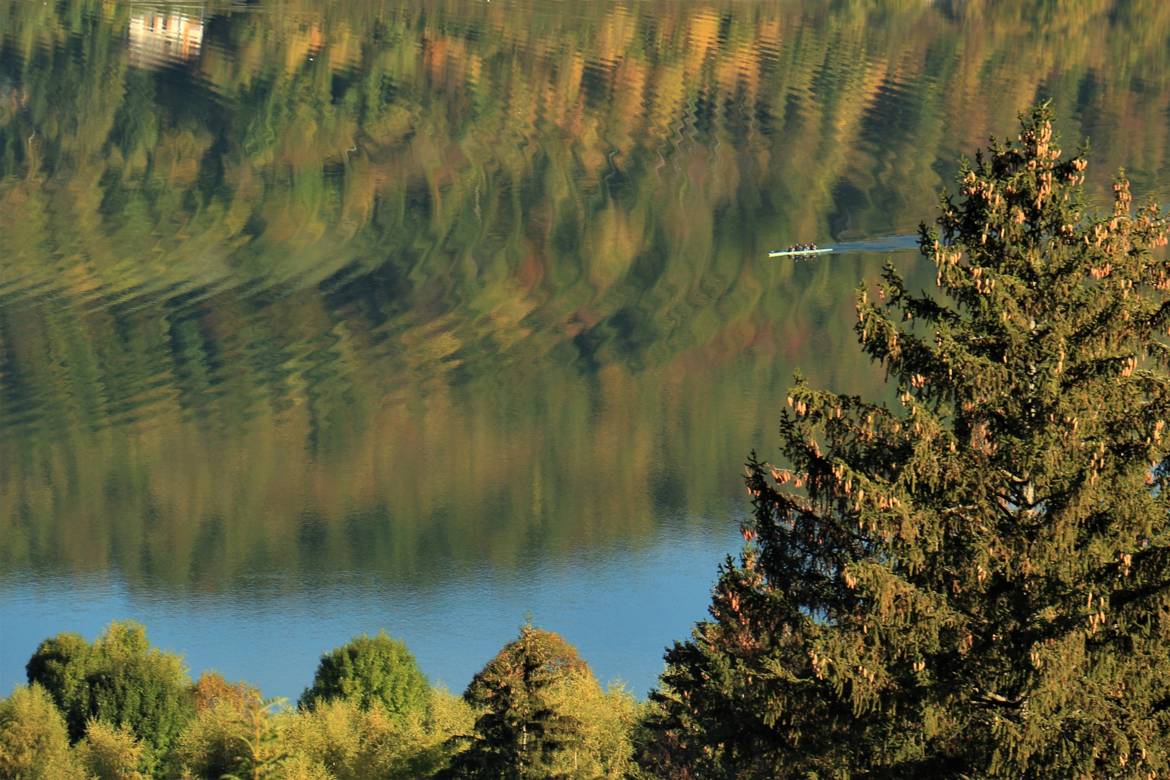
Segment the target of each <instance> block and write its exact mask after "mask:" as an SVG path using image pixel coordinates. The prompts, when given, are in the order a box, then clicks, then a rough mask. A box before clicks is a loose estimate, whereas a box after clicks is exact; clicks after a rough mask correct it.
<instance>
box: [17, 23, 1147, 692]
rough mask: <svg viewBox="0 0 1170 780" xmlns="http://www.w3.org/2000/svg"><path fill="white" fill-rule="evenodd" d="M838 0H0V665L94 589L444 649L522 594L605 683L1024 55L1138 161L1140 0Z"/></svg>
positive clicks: (220, 660) (459, 665) (1067, 129)
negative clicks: (781, 255)
mask: <svg viewBox="0 0 1170 780" xmlns="http://www.w3.org/2000/svg"><path fill="white" fill-rule="evenodd" d="M869 5H870V4H865V3H847V2H842V3H822V2H806V3H800V2H783V1H781V2H767V3H752V2H738V1H736V2H716V3H702V2H678V1H673V0H672V1H670V2H667V1H665V0H664V1H662V2H645V3H639V2H629V3H625V2H574V3H568V2H555V1H552V2H550V1H548V0H545V1H543V2H531V0H518V1H514V0H491V2H487V1H486V0H478V1H476V2H472V1H470V0H468V1H459V2H447V1H445V0H438V1H435V0H422V1H421V2H411V3H404V2H393V1H388V2H377V1H376V0H372V1H367V0H334V1H331V2H330V1H322V2H312V1H309V0H306V1H305V2H288V3H268V2H253V3H234V4H233V3H217V2H209V3H205V4H187V3H182V2H180V3H167V4H153V3H138V2H135V3H110V2H96V1H95V2H72V1H70V0H62V1H61V2H48V3H40V2H27V1H25V0H15V1H13V0H0V694H3V693H7V691H8V690H10V689H11V688H12V686H13V685H15V684H16V683H17V682H20V681H22V680H23V674H24V672H23V668H24V663H25V661H26V660H27V658H28V656H29V654H30V653H31V652H32V650H33V649H34V647H35V646H36V644H37V642H38V641H39V640H40V639H42V638H44V637H46V636H49V635H51V634H54V633H57V632H59V631H66V630H75V631H80V632H82V633H84V634H86V635H87V636H90V637H92V636H93V635H94V634H96V633H97V632H98V631H99V630H100V629H101V627H102V626H104V625H105V624H106V623H107V622H109V621H110V620H113V619H119V618H134V619H137V620H140V621H142V622H143V623H145V624H146V626H147V629H148V632H149V634H150V637H151V639H152V640H153V641H154V642H155V643H156V644H158V645H160V646H163V647H165V648H168V649H173V650H178V651H181V652H183V653H184V654H185V656H186V658H187V661H188V664H189V665H190V666H191V668H192V671H193V672H195V673H198V672H199V671H201V670H203V669H207V668H214V669H217V670H219V671H220V672H222V673H223V674H225V675H226V676H227V677H229V678H233V679H235V678H243V679H247V680H250V681H252V682H255V683H257V684H259V685H260V686H261V687H262V689H263V690H264V692H265V693H266V694H268V695H283V696H289V697H295V696H297V695H298V694H299V693H300V691H301V690H302V689H303V688H304V687H305V686H306V685H307V684H308V683H309V681H310V680H311V677H312V674H313V669H314V667H315V664H316V660H317V658H318V657H319V655H320V654H321V653H322V652H324V651H325V650H327V649H329V648H330V647H333V646H336V645H339V644H341V643H343V642H345V641H346V640H348V639H349V638H350V637H351V636H353V635H355V634H358V633H361V632H374V631H377V630H378V629H382V628H384V629H386V630H387V631H388V632H389V633H390V634H392V635H394V636H398V637H401V638H404V639H405V640H406V641H407V642H408V644H409V645H410V647H411V648H412V649H413V650H414V652H415V653H416V655H417V656H418V658H419V661H420V663H421V665H422V666H423V668H424V670H425V671H426V672H427V673H428V674H429V675H430V676H431V678H432V679H435V680H440V681H442V682H444V683H445V684H446V685H448V686H449V687H450V688H452V689H454V690H461V689H462V688H463V687H464V686H465V685H466V683H467V682H468V680H469V679H470V677H471V675H472V674H473V673H474V672H475V671H476V670H478V669H479V668H480V666H482V664H483V663H484V662H485V661H486V660H487V659H488V658H490V656H491V655H492V654H494V652H495V651H496V650H497V649H498V648H499V647H500V646H501V645H502V644H503V643H504V642H505V641H507V640H508V639H509V638H510V637H511V636H513V635H514V634H515V633H516V630H517V628H518V626H519V625H520V624H521V623H522V622H523V621H524V619H525V617H526V615H527V614H531V616H532V618H533V620H534V621H535V622H536V623H537V624H539V625H542V626H544V627H547V628H551V629H554V630H556V631H559V632H561V633H562V634H564V635H565V637H566V638H567V639H568V640H569V641H570V642H572V643H574V644H575V645H577V646H578V648H579V649H580V650H581V652H582V654H583V655H584V656H585V658H586V659H587V660H588V661H589V662H590V663H591V665H592V666H593V668H594V670H595V672H596V673H597V675H598V677H600V678H601V679H602V680H611V679H615V678H620V679H622V680H625V681H626V682H627V683H628V684H629V685H630V686H631V687H632V688H633V690H634V691H635V692H637V693H638V694H644V693H645V692H646V690H647V689H648V688H649V687H650V686H651V685H652V684H653V682H654V679H655V677H656V675H657V674H658V672H659V671H660V670H661V666H662V662H661V655H662V651H663V648H664V647H665V646H666V645H667V644H668V643H669V642H671V641H672V640H674V639H681V638H683V637H685V636H686V634H687V632H688V631H689V628H690V626H691V625H692V623H693V622H694V621H695V620H697V619H700V618H702V617H703V615H704V611H705V608H706V604H707V600H708V595H709V589H710V586H711V584H712V583H713V581H714V578H715V574H716V567H717V565H718V563H719V561H720V560H722V559H723V557H724V556H725V555H727V554H729V553H735V552H736V551H737V550H738V545H739V542H740V540H739V537H738V533H737V521H738V519H739V518H740V517H742V516H743V514H744V512H745V511H746V510H747V508H748V507H747V503H746V501H745V496H744V490H743V486H742V484H741V481H740V474H741V471H742V469H741V467H740V465H739V464H741V463H742V461H743V459H744V457H745V456H746V455H747V453H748V452H749V451H750V450H752V449H753V448H754V449H757V450H759V451H760V452H761V453H763V454H764V455H765V456H767V455H768V454H769V453H772V452H774V451H775V447H776V444H777V439H776V436H775V426H776V420H777V417H778V414H779V412H780V410H781V408H782V407H783V404H784V398H785V395H786V390H787V387H788V384H789V382H790V381H791V377H792V374H793V372H794V371H795V370H800V371H801V372H803V374H804V375H805V376H807V377H808V378H809V379H810V380H811V381H813V382H814V383H817V384H821V385H826V386H829V387H832V388H834V389H837V390H841V391H847V392H856V393H862V394H866V395H870V396H873V397H878V398H881V397H885V394H886V393H887V392H888V391H887V390H885V389H883V385H882V377H881V375H880V374H879V373H878V372H877V371H875V370H874V369H872V368H871V367H870V366H869V365H868V364H867V363H865V362H864V361H863V360H862V359H861V358H860V356H859V355H858V353H857V350H856V348H855V344H854V338H853V332H852V322H853V320H854V314H853V291H854V289H855V288H856V287H857V285H858V284H860V283H862V282H864V281H866V280H873V279H875V278H876V276H877V274H878V272H879V270H880V267H881V265H882V264H883V263H884V262H886V261H887V260H889V261H892V262H893V263H894V264H895V265H897V266H898V267H899V268H900V269H901V270H902V271H903V272H904V273H906V274H908V275H909V276H910V277H911V278H912V279H913V280H914V282H915V283H916V284H919V285H920V286H922V287H928V286H929V285H930V284H931V283H932V279H933V274H932V273H931V272H930V269H927V268H923V267H922V266H921V264H920V263H919V261H918V260H917V257H916V255H915V254H914V253H913V252H909V251H906V250H907V248H908V247H909V246H911V245H912V242H911V241H910V240H909V239H908V238H906V237H907V236H909V235H910V234H911V233H913V232H914V229H915V226H916V225H917V223H918V222H919V221H920V220H922V219H930V218H932V215H933V210H934V206H935V203H936V199H937V196H938V193H939V192H940V191H941V190H942V189H943V188H944V187H946V186H947V185H948V184H949V182H950V180H951V178H952V176H953V175H954V173H955V171H956V168H957V163H956V160H957V158H958V156H959V155H960V154H961V153H970V152H971V151H972V150H974V149H975V148H976V147H978V146H981V145H984V144H985V143H986V140H987V137H988V136H989V135H992V134H995V135H999V136H1003V135H1006V134H1008V133H1011V132H1014V129H1015V124H1016V120H1015V117H1016V114H1017V113H1018V112H1019V111H1021V110H1023V109H1025V108H1026V107H1027V106H1028V105H1029V104H1031V103H1032V102H1033V101H1035V100H1037V99H1040V98H1051V99H1052V101H1053V104H1054V107H1055V109H1056V110H1057V112H1058V113H1059V116H1060V117H1061V120H1060V129H1061V131H1062V133H1063V136H1064V140H1065V142H1066V144H1067V145H1068V146H1069V147H1071V146H1073V145H1075V143H1076V142H1078V141H1080V140H1081V139H1082V138H1084V137H1086V136H1091V137H1092V146H1093V150H1094V151H1093V156H1092V158H1091V159H1092V167H1091V168H1090V174H1091V177H1090V194H1091V195H1092V196H1093V197H1095V198H1098V199H1103V197H1104V194H1105V193H1106V192H1107V188H1108V184H1109V181H1110V179H1111V177H1112V174H1113V172H1114V171H1115V170H1116V168H1117V167H1118V166H1120V165H1125V166H1126V168H1127V169H1128V172H1129V174H1130V176H1131V178H1132V179H1133V181H1134V189H1135V191H1136V192H1138V193H1152V194H1157V195H1163V196H1164V195H1165V194H1166V192H1167V191H1168V190H1170V178H1168V177H1167V176H1166V174H1167V172H1168V171H1167V169H1168V166H1170V40H1168V39H1170V4H1166V3H1163V2H1142V0H1130V1H1129V2H1116V3H1111V2H1108V1H1107V0H1101V1H1100V2H1092V3H1077V4H1071V3H1070V4H1053V3H1047V2H1020V3H983V2H974V1H972V2H959V1H958V0H955V2H944V1H941V0H940V2H934V3H923V2H892V3H889V4H885V5H884V6H883V7H882V8H881V9H874V8H868V7H867V6H869ZM1163 200H1165V198H1163ZM797 241H816V242H817V243H819V244H821V245H838V246H842V247H843V248H844V249H845V251H843V252H841V253H838V254H834V255H831V256H828V257H824V258H821V259H818V260H815V261H809V262H793V261H791V260H782V261H776V260H768V259H767V251H768V250H769V249H775V248H780V247H784V246H787V245H789V244H792V243H794V242H797Z"/></svg>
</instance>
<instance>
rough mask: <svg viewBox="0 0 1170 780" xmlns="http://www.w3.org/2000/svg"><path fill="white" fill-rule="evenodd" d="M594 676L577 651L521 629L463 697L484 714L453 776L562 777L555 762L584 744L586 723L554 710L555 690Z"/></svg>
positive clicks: (526, 779)
mask: <svg viewBox="0 0 1170 780" xmlns="http://www.w3.org/2000/svg"><path fill="white" fill-rule="evenodd" d="M581 674H590V673H589V670H588V666H586V664H585V662H584V661H582V660H581V658H580V656H578V655H577V651H576V649H574V648H573V646H572V645H570V644H569V643H568V642H566V641H565V640H564V639H562V638H561V637H560V636H559V635H557V634H555V633H553V632H551V631H542V630H540V629H538V628H534V627H533V626H531V625H524V626H522V627H521V629H520V636H519V638H518V639H516V640H514V641H512V642H509V643H508V644H507V645H505V647H504V648H503V649H502V650H501V651H500V652H499V653H498V654H497V655H496V657H495V658H493V659H492V660H491V661H489V662H488V664H487V666H485V667H484V668H483V669H482V670H481V671H480V672H479V673H478V674H476V675H475V677H474V678H473V679H472V681H471V684H470V685H469V686H468V688H467V692H466V693H465V694H464V698H465V699H466V700H467V701H468V702H469V703H470V704H472V705H473V706H475V707H479V708H482V710H483V714H482V715H480V716H479V718H478V719H477V720H476V722H475V735H474V736H473V737H472V739H471V744H470V747H469V748H468V749H467V750H466V751H464V752H462V753H460V754H458V755H457V756H455V758H454V760H453V762H452V768H451V772H450V773H449V776H451V777H461V778H475V777H482V778H509V779H510V780H529V778H531V779H532V780H535V779H536V778H548V777H556V776H558V775H557V774H556V773H555V771H554V770H553V766H552V764H553V758H554V756H555V755H556V754H557V753H558V752H559V751H562V750H566V749H572V748H573V747H574V746H575V745H577V744H578V743H579V742H580V741H581V723H580V721H578V720H577V719H576V718H574V717H572V716H571V715H568V714H567V713H565V712H564V711H563V710H562V709H561V708H558V707H557V706H555V703H554V693H555V688H556V686H558V685H559V684H561V683H564V682H565V681H567V680H568V679H569V678H570V677H572V676H573V675H581Z"/></svg>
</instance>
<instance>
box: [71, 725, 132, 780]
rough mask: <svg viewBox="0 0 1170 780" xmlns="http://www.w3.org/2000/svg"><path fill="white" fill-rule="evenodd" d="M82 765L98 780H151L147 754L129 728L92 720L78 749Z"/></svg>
mask: <svg viewBox="0 0 1170 780" xmlns="http://www.w3.org/2000/svg"><path fill="white" fill-rule="evenodd" d="M74 753H75V754H76V756H77V761H78V763H79V764H80V765H81V766H82V767H83V768H84V769H85V772H86V774H88V775H89V776H90V777H91V778H93V779H94V780H147V778H148V777H149V776H148V775H147V774H146V773H145V772H143V771H142V769H143V764H144V762H145V759H146V755H145V750H144V749H143V747H142V745H141V743H139V741H138V739H137V738H136V737H135V736H134V734H133V733H131V731H130V729H129V727H127V726H110V725H107V724H105V723H102V722H101V721H100V720H91V721H90V722H89V725H87V726H86V728H85V739H83V740H81V742H79V743H78V744H77V746H76V747H75V748H74Z"/></svg>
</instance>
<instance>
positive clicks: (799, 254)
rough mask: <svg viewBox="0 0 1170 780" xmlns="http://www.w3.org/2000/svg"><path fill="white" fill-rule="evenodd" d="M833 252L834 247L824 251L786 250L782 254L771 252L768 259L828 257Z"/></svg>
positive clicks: (826, 248)
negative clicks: (809, 256) (810, 256)
mask: <svg viewBox="0 0 1170 780" xmlns="http://www.w3.org/2000/svg"><path fill="white" fill-rule="evenodd" d="M832 251H833V248H832V247H825V248H824V249H796V250H787V249H785V250H783V251H781V252H769V253H768V257H803V256H804V255H827V254H829V253H830V252H832Z"/></svg>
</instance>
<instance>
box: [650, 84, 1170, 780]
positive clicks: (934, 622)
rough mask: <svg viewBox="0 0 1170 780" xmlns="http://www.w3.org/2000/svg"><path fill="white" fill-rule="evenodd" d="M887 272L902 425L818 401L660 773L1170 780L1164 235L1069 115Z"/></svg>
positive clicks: (975, 174)
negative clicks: (1102, 213) (1073, 132)
mask: <svg viewBox="0 0 1170 780" xmlns="http://www.w3.org/2000/svg"><path fill="white" fill-rule="evenodd" d="M1021 125H1022V128H1021V132H1020V135H1019V136H1018V139H1017V140H1016V141H1015V142H1006V141H1005V142H1002V143H1000V142H994V141H993V142H992V145H991V149H990V152H989V154H987V155H983V154H979V155H977V156H976V158H975V160H974V162H973V163H968V162H964V164H963V165H962V167H961V171H960V177H959V186H960V194H959V197H958V198H957V199H956V198H953V197H949V196H948V197H944V198H943V200H942V202H941V216H940V217H939V218H938V229H931V228H927V227H926V226H925V225H924V226H922V227H921V228H920V239H919V246H920V249H921V252H922V254H923V255H924V256H925V257H926V258H928V259H929V260H931V261H932V262H933V263H934V264H935V265H936V266H937V269H938V286H939V288H940V290H939V292H938V293H937V294H925V293H922V294H916V293H912V292H911V291H909V290H907V289H906V287H905V286H904V285H903V283H902V280H901V279H900V278H899V277H898V275H897V274H896V273H895V272H894V271H893V269H892V268H887V269H886V271H885V273H884V282H883V283H882V284H881V285H880V292H879V294H878V300H877V302H871V300H870V298H869V296H868V295H867V293H866V291H865V290H864V288H863V289H862V290H861V291H859V294H858V295H859V297H858V323H857V326H856V328H857V333H858V336H859V339H860V343H861V345H862V347H863V349H864V350H865V351H866V352H867V353H868V354H869V355H870V356H871V357H872V358H873V359H874V360H875V361H877V362H878V363H880V364H881V365H882V366H883V367H884V368H885V370H886V371H887V372H888V376H889V377H890V380H891V381H893V382H896V383H897V387H898V397H899V399H900V403H901V407H902V408H901V409H898V408H897V404H895V408H894V409H890V408H888V407H887V406H885V405H880V404H873V403H867V402H864V401H863V400H861V399H859V398H856V397H846V396H842V395H836V394H833V393H829V392H823V391H819V390H816V389H814V388H812V387H809V386H807V385H806V384H805V383H803V382H802V381H800V380H799V378H798V380H797V383H796V386H795V387H794V388H793V390H792V392H791V396H790V398H789V399H788V400H789V406H790V410H786V411H785V412H784V414H783V416H782V420H781V423H780V434H781V441H782V447H781V449H782V453H783V455H784V457H785V459H786V461H787V463H784V464H781V465H782V466H786V467H785V468H778V467H775V466H772V465H769V464H767V463H763V462H761V461H759V460H758V459H757V458H756V457H755V455H753V456H752V458H751V459H750V460H749V462H748V464H747V485H748V490H749V493H750V494H751V496H752V497H753V506H754V512H753V513H752V516H751V518H750V520H748V521H747V522H746V523H745V525H744V528H743V532H744V536H745V538H747V539H748V543H747V544H746V546H745V548H744V551H743V553H742V555H741V557H740V559H739V561H738V562H737V561H733V560H732V559H730V558H729V559H728V560H727V561H726V563H725V564H724V565H723V566H722V567H721V569H720V574H719V579H718V583H717V585H716V587H715V591H714V595H713V601H712V605H711V607H710V613H711V619H710V620H709V621H706V622H702V623H700V624H699V625H698V626H697V627H696V628H695V630H694V632H693V636H692V638H691V639H690V640H689V641H687V642H685V643H681V644H679V643H676V644H675V645H674V647H673V648H672V649H670V650H669V651H668V652H667V656H666V658H667V662H668V663H667V669H666V671H665V672H664V673H663V676H662V678H661V681H660V687H659V689H658V690H657V691H656V692H655V693H654V694H653V696H652V698H653V699H654V700H655V702H656V714H655V715H654V716H653V717H652V718H651V721H650V724H649V725H650V729H649V732H648V733H649V734H650V735H651V737H650V738H649V739H648V740H647V742H646V744H644V745H643V747H642V750H641V757H640V760H641V763H642V764H643V766H644V767H645V768H647V769H649V770H651V771H652V772H654V773H657V774H659V775H662V776H670V777H674V778H685V777H703V778H709V777H710V778H714V777H736V778H744V777H768V778H772V777H821V778H824V777H850V776H854V777H911V776H938V777H971V778H974V777H1011V778H1020V777H1024V778H1027V777H1062V778H1065V777H1155V776H1158V777H1166V776H1170V715H1168V708H1170V528H1168V524H1167V519H1168V518H1167V508H1168V507H1167V500H1168V499H1167V496H1168V493H1167V488H1168V487H1170V485H1168V484H1167V483H1168V481H1170V478H1168V472H1170V470H1168V469H1167V465H1166V464H1167V461H1166V456H1167V442H1168V440H1170V439H1168V436H1167V430H1166V426H1167V419H1168V418H1170V378H1168V372H1167V366H1168V365H1170V350H1168V349H1167V347H1166V345H1165V342H1164V335H1165V334H1166V333H1167V328H1168V326H1170V294H1168V292H1167V291H1168V290H1170V265H1168V264H1167V262H1166V261H1165V260H1164V259H1163V257H1161V256H1156V254H1155V250H1156V248H1158V247H1163V246H1165V244H1166V229H1167V225H1166V221H1165V220H1164V219H1163V218H1162V217H1161V215H1160V212H1159V210H1158V208H1157V207H1156V206H1155V205H1153V204H1152V203H1151V204H1150V205H1148V206H1146V207H1143V208H1141V209H1139V210H1136V211H1134V210H1133V209H1132V208H1131V203H1130V192H1129V185H1128V182H1127V181H1126V180H1125V179H1124V175H1122V176H1121V177H1120V178H1119V179H1118V180H1117V182H1116V183H1115V185H1114V195H1115V198H1114V206H1113V211H1112V213H1111V214H1109V215H1108V216H1106V217H1104V218H1097V217H1090V216H1086V214H1085V213H1084V211H1083V200H1082V186H1083V182H1084V171H1085V166H1086V160H1085V157H1084V155H1083V154H1082V153H1078V154H1075V155H1073V156H1071V157H1062V153H1061V151H1060V149H1059V148H1058V147H1057V146H1056V145H1055V140H1054V138H1053V133H1052V123H1051V117H1050V113H1049V110H1048V108H1047V106H1041V107H1038V108H1035V109H1033V110H1032V111H1031V112H1030V113H1029V114H1027V115H1024V116H1022V117H1021Z"/></svg>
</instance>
